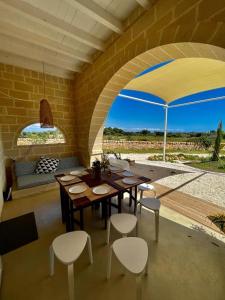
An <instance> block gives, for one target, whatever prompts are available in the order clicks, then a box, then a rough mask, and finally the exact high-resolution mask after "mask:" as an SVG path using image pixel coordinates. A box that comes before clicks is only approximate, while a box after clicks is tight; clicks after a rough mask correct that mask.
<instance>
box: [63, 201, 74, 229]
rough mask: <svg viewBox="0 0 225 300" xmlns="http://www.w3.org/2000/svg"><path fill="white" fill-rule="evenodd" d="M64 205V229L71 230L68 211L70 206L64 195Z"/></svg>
mask: <svg viewBox="0 0 225 300" xmlns="http://www.w3.org/2000/svg"><path fill="white" fill-rule="evenodd" d="M64 201H65V202H64V205H65V207H64V208H65V211H64V212H65V223H66V231H67V232H69V231H71V213H72V212H70V207H69V205H70V204H69V201H70V200H69V198H68V197H65V198H64Z"/></svg>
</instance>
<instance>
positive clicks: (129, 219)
mask: <svg viewBox="0 0 225 300" xmlns="http://www.w3.org/2000/svg"><path fill="white" fill-rule="evenodd" d="M111 224H112V226H113V227H114V228H115V229H116V231H118V232H119V233H121V234H122V236H123V237H126V236H127V235H128V234H129V233H130V232H131V231H133V229H134V228H135V227H136V235H137V231H138V227H137V226H138V223H137V217H136V216H134V215H131V214H125V213H120V214H114V215H112V216H111V217H110V218H109V219H108V223H107V240H106V242H107V244H108V245H109V241H110V231H111Z"/></svg>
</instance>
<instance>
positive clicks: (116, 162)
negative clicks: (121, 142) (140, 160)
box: [109, 157, 130, 171]
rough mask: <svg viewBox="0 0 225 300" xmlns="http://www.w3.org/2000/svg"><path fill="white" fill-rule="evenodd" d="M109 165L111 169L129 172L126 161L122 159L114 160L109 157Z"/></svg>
mask: <svg viewBox="0 0 225 300" xmlns="http://www.w3.org/2000/svg"><path fill="white" fill-rule="evenodd" d="M109 163H110V165H111V166H113V167H117V168H119V169H122V170H126V171H130V165H129V163H128V161H126V160H124V159H116V158H112V157H110V158H109Z"/></svg>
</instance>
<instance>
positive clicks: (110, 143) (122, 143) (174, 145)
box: [103, 140, 204, 150]
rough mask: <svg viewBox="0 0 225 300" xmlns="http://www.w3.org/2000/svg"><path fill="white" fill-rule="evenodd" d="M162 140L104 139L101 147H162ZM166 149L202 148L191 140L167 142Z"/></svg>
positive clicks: (106, 148)
mask: <svg viewBox="0 0 225 300" xmlns="http://www.w3.org/2000/svg"><path fill="white" fill-rule="evenodd" d="M162 147H163V141H126V140H118V141H114V140H104V141H103V149H105V150H109V149H110V150H113V149H117V148H124V149H146V148H149V149H162ZM166 147H167V149H175V150H202V149H204V148H203V147H202V146H201V145H200V144H198V143H193V142H168V143H167V146H166Z"/></svg>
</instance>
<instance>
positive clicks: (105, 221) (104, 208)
mask: <svg viewBox="0 0 225 300" xmlns="http://www.w3.org/2000/svg"><path fill="white" fill-rule="evenodd" d="M107 201H108V199H107V200H103V201H102V217H103V218H104V228H105V229H106V227H107Z"/></svg>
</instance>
